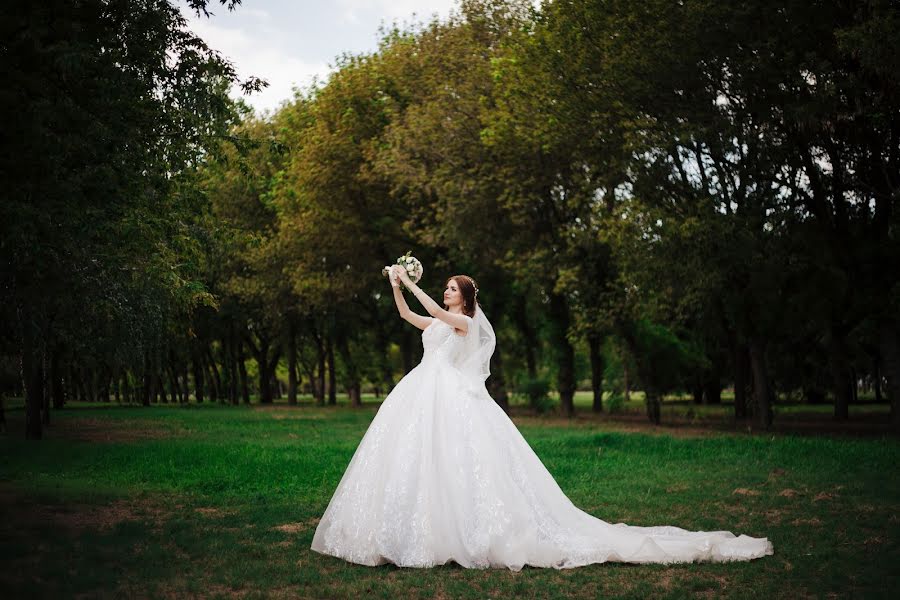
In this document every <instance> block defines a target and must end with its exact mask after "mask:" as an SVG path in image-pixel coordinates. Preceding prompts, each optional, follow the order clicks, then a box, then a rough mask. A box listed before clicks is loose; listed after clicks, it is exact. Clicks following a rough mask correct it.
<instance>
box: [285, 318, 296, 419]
mask: <svg viewBox="0 0 900 600" xmlns="http://www.w3.org/2000/svg"><path fill="white" fill-rule="evenodd" d="M287 325H288V338H287V367H288V404H290V405H291V406H296V405H297V328H296V325H295V324H294V320H293V319H288V324H287Z"/></svg>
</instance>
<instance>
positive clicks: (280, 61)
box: [190, 11, 330, 112]
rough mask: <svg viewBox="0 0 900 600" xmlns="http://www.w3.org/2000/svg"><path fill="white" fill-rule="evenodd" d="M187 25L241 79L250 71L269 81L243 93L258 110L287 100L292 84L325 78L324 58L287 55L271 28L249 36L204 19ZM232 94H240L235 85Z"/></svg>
mask: <svg viewBox="0 0 900 600" xmlns="http://www.w3.org/2000/svg"><path fill="white" fill-rule="evenodd" d="M258 12H263V11H258ZM190 28H191V30H192V31H193V32H194V33H196V34H197V35H198V36H200V37H201V38H202V39H203V40H204V41H205V42H206V43H207V45H209V46H210V47H211V48H215V49H216V50H218V51H219V53H220V54H222V56H224V57H225V58H227V59H228V60H230V61H231V62H232V64H234V66H235V69H236V70H237V73H238V76H239V77H240V78H241V79H246V78H247V77H250V76H251V75H252V76H255V77H260V78H262V79H265V80H266V81H268V82H269V86H268V87H266V88H264V89H263V90H262V91H261V92H257V93H253V94H251V95H249V96H244V100H245V101H246V102H247V103H248V104H250V105H251V106H253V107H254V108H255V109H256V110H257V111H260V112H261V111H263V110H272V109H275V108H277V107H278V106H279V105H280V104H281V103H282V102H284V101H286V100H290V99H291V98H292V96H293V93H292V90H291V88H292V87H294V86H297V87H309V86H310V85H311V84H312V78H313V76H318V77H319V79H326V78H327V76H328V73H329V71H330V69H329V67H328V64H327V63H325V62H315V61H309V62H307V61H303V60H301V59H299V58H295V57H292V56H290V54H289V53H288V52H286V51H285V50H284V49H283V48H281V47H279V45H278V43H277V42H278V39H279V37H280V36H279V35H277V32H274V31H271V32H269V33H270V34H271V35H263V36H258V35H257V36H253V37H251V36H250V35H248V34H247V33H246V32H245V31H243V30H241V29H234V28H228V27H221V26H219V25H216V24H215V22H214V21H212V20H208V19H201V20H193V21H192V22H191V24H190ZM233 95H234V96H239V95H241V94H240V92H239V91H238V90H237V89H235V90H234V91H233Z"/></svg>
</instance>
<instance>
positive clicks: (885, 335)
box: [878, 319, 900, 432]
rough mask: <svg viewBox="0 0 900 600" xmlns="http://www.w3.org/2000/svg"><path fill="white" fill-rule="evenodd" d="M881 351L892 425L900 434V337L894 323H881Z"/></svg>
mask: <svg viewBox="0 0 900 600" xmlns="http://www.w3.org/2000/svg"><path fill="white" fill-rule="evenodd" d="M879 329H880V335H879V340H878V342H879V349H880V350H881V360H882V370H883V371H884V376H885V378H886V379H887V395H888V399H889V400H890V401H891V423H893V425H894V430H895V431H898V432H900V335H898V328H897V327H896V324H895V323H894V322H893V321H888V320H887V319H884V320H882V322H881V323H880V327H879Z"/></svg>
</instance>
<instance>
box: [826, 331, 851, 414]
mask: <svg viewBox="0 0 900 600" xmlns="http://www.w3.org/2000/svg"><path fill="white" fill-rule="evenodd" d="M828 340H829V341H828V364H829V366H830V367H831V378H832V393H833V394H834V418H835V419H837V420H839V421H846V420H847V419H848V418H849V417H850V398H851V395H852V394H853V392H852V390H851V389H850V385H851V384H850V361H849V358H848V353H847V348H846V342H845V340H844V338H843V336H842V335H841V334H840V333H839V332H836V331H835V330H834V329H832V330H831V332H830V335H829V336H828Z"/></svg>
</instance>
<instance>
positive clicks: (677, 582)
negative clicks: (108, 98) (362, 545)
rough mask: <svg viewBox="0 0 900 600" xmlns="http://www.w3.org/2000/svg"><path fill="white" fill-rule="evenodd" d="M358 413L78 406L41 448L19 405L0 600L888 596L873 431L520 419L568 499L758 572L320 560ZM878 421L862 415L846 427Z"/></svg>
mask: <svg viewBox="0 0 900 600" xmlns="http://www.w3.org/2000/svg"><path fill="white" fill-rule="evenodd" d="M342 400H343V399H342ZM367 400H368V402H367V403H366V405H365V406H364V407H363V408H362V409H360V410H352V409H350V408H348V407H346V406H337V407H325V408H317V407H314V406H311V405H309V404H304V405H303V406H300V407H296V408H289V407H286V406H283V405H276V406H275V407H267V408H262V407H259V406H250V407H244V406H240V407H230V406H219V405H209V404H207V405H200V406H197V405H194V404H191V405H188V406H169V407H166V406H152V407H149V408H142V407H117V406H115V405H114V404H113V405H72V406H70V407H69V408H67V409H64V410H62V411H55V412H53V413H52V418H53V422H52V424H51V426H50V428H48V429H47V430H46V432H45V439H43V440H41V441H39V442H27V441H25V440H24V439H23V435H22V433H21V432H22V430H23V423H22V419H23V413H22V410H21V408H20V404H18V403H17V402H11V403H8V404H7V420H8V431H7V434H6V435H4V436H2V437H0V456H2V458H0V503H2V505H3V506H2V510H3V514H4V515H5V518H4V519H3V521H2V526H0V527H2V535H0V559H2V561H3V563H4V568H3V569H2V572H0V589H3V590H4V594H3V595H4V596H5V597H8V598H19V597H26V596H27V597H53V598H58V597H74V596H79V595H85V596H86V597H100V598H113V597H184V596H188V595H195V596H198V597H209V598H215V597H221V598H234V597H238V598H268V597H285V598H287V597H303V598H330V597H334V598H343V597H360V598H362V597H376V598H407V597H411V598H433V597H439V598H488V597H493V598H512V597H524V598H544V597H567V598H595V597H598V596H603V597H619V598H644V597H648V596H654V597H671V598H681V597H694V596H707V597H733V598H745V597H746V598H750V597H753V598H758V597H764V598H765V597H770V598H773V597H774V598H804V597H827V596H830V595H836V596H837V597H848V596H852V597H862V596H865V597H885V598H887V597H892V596H895V595H896V594H897V593H898V592H900V582H898V572H897V569H896V565H897V564H898V560H900V551H898V532H900V517H898V515H900V477H898V476H897V475H898V467H897V465H898V464H900V441H898V440H897V438H895V437H892V436H879V435H871V436H867V437H864V438H848V437H845V436H839V437H835V436H794V435H787V434H784V435H781V434H779V435H768V434H764V435H748V434H746V433H737V432H717V431H713V430H703V429H700V428H691V427H683V428H680V429H679V428H673V429H672V430H671V431H666V430H660V429H657V428H647V430H646V431H634V426H632V425H631V424H630V423H629V422H628V421H623V422H618V421H614V420H610V421H604V420H592V419H590V418H588V417H585V418H584V419H575V420H566V419H560V418H559V417H553V416H550V417H535V416H527V415H525V414H524V413H523V414H522V416H515V418H514V420H515V421H516V423H517V425H518V426H519V428H520V430H521V431H522V433H523V435H524V436H525V438H526V439H527V440H528V441H529V443H530V444H531V445H532V447H533V448H534V449H535V451H536V452H537V453H538V455H539V456H540V457H541V459H542V460H543V461H544V463H545V464H546V465H547V467H548V469H550V471H551V472H552V473H553V475H554V476H555V477H556V479H557V481H558V482H559V483H560V485H561V486H562V488H563V490H564V491H565V492H566V493H567V494H568V495H569V497H570V498H571V499H572V501H573V502H575V504H576V505H578V506H580V507H582V508H584V509H585V510H587V511H588V512H590V513H592V514H594V515H596V516H598V517H600V518H602V519H604V520H607V521H610V522H627V523H630V524H634V525H658V524H671V525H678V526H681V527H685V528H688V529H705V530H714V529H727V530H731V531H734V532H736V533H746V534H749V535H753V536H767V537H769V538H770V539H771V540H772V541H773V544H774V546H775V555H774V556H770V557H766V558H763V559H760V560H756V561H752V562H749V563H733V564H694V565H676V566H663V565H643V566H638V565H622V564H611V563H610V564H602V565H591V566H588V567H583V568H579V569H574V570H565V571H556V570H552V569H532V568H526V569H524V570H523V571H521V572H519V573H513V572H509V571H505V570H487V571H476V570H466V569H462V568H459V567H458V566H456V565H446V566H443V567H439V568H435V569H430V570H411V569H398V568H396V567H393V566H383V567H378V568H369V567H362V566H357V565H351V564H348V563H345V562H343V561H340V560H338V559H334V558H330V557H325V556H321V555H319V554H316V553H314V552H311V551H310V550H309V544H310V542H311V540H312V535H313V531H314V530H315V526H316V524H317V522H318V518H319V516H320V515H321V513H322V511H324V509H325V506H326V505H327V503H328V500H329V499H330V497H331V494H332V493H333V491H334V489H335V487H336V485H337V482H338V480H339V479H340V476H341V474H342V473H343V471H344V468H345V467H346V465H347V462H348V461H349V459H350V456H351V455H352V453H353V451H354V449H355V448H356V446H357V444H358V442H359V440H360V438H361V437H362V434H363V433H364V431H365V429H366V427H367V425H368V423H369V421H370V420H371V418H372V416H373V414H374V412H375V410H376V408H377V404H376V403H375V402H373V401H372V399H367ZM578 404H579V405H580V406H583V407H584V409H585V410H586V408H587V405H588V404H589V395H583V394H579V397H578ZM636 407H637V408H640V404H639V403H637V404H636ZM637 408H636V409H637ZM667 408H668V407H667ZM687 408H688V407H685V406H683V405H677V404H672V405H671V409H672V410H673V411H676V410H681V409H684V410H686V409H687ZM693 408H694V410H695V414H697V412H699V410H700V409H702V410H703V411H706V410H709V411H711V412H712V411H714V410H717V409H719V407H693ZM815 408H816V409H818V408H820V407H815ZM825 408H828V407H825ZM869 408H870V407H869V406H868V405H863V406H855V407H853V409H854V410H853V411H852V412H851V417H852V416H853V415H854V414H862V413H863V412H865V411H864V410H863V409H869ZM877 408H878V409H881V407H877ZM517 410H518V409H516V411H517ZM719 410H720V409H719ZM516 411H514V413H515V412H516ZM664 415H665V413H664ZM673 416H674V413H673ZM670 434H675V435H670Z"/></svg>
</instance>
